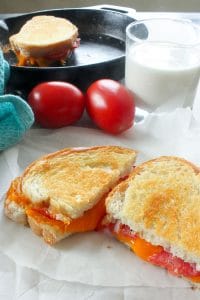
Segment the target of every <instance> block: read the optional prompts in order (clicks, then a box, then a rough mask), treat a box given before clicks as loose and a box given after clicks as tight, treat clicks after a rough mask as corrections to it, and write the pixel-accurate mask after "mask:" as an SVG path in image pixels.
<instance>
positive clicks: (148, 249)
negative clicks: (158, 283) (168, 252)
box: [112, 230, 200, 283]
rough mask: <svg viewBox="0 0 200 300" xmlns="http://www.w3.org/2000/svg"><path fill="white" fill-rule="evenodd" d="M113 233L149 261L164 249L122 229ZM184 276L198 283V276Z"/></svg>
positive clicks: (199, 277) (199, 280)
mask: <svg viewBox="0 0 200 300" xmlns="http://www.w3.org/2000/svg"><path fill="white" fill-rule="evenodd" d="M112 233H113V235H114V236H115V237H116V238H117V239H118V240H119V241H121V242H123V243H125V244H126V245H128V246H129V248H130V249H131V250H132V251H133V252H134V253H135V254H136V255H137V256H139V257H140V258H141V259H143V260H145V261H147V262H151V260H150V258H151V257H152V256H153V255H157V254H159V253H162V252H163V251H164V249H163V247H162V246H155V245H152V244H151V243H149V242H147V241H146V240H144V239H142V238H140V237H139V236H138V235H135V236H134V237H131V236H128V235H126V234H124V233H123V231H120V230H119V231H118V232H115V231H112ZM184 277H185V278H188V279H189V280H191V281H193V282H195V283H200V276H199V275H197V276H184Z"/></svg>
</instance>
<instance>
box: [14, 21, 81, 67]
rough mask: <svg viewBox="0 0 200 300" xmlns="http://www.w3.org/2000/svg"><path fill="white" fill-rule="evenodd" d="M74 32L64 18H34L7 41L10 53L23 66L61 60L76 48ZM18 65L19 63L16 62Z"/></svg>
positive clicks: (76, 32) (71, 25) (73, 28)
mask: <svg viewBox="0 0 200 300" xmlns="http://www.w3.org/2000/svg"><path fill="white" fill-rule="evenodd" d="M77 37H78V28H77V27H76V26H75V25H74V24H72V23H71V22H70V21H68V20H66V19H64V18H58V17H54V16H43V15H41V16H35V17H33V18H32V19H31V20H29V21H27V22H26V23H25V24H24V26H22V28H21V29H20V31H19V32H18V33H17V34H14V35H12V36H11V37H10V39H9V41H10V44H11V48H12V50H13V51H14V52H15V54H16V55H17V56H18V58H19V59H21V64H22V65H23V63H22V60H23V59H24V64H25V63H27V61H28V63H29V64H30V65H31V64H34V63H38V64H42V63H43V64H44V65H45V63H46V64H48V63H50V62H52V61H54V60H61V59H65V58H66V56H67V55H69V50H72V49H73V48H75V47H76V46H77V44H76V42H77ZM19 63H20V62H19Z"/></svg>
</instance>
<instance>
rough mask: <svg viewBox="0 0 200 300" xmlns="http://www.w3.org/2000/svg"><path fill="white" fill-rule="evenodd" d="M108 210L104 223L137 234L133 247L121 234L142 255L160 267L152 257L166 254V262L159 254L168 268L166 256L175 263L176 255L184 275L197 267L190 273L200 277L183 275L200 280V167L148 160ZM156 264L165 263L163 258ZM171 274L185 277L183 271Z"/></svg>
mask: <svg viewBox="0 0 200 300" xmlns="http://www.w3.org/2000/svg"><path fill="white" fill-rule="evenodd" d="M106 210H107V214H108V215H107V217H106V219H104V221H103V223H104V224H105V223H106V222H107V223H112V222H114V223H115V222H116V221H118V222H120V223H121V224H123V225H124V226H128V228H129V231H130V233H132V234H133V235H134V234H135V235H136V236H135V238H133V240H134V242H132V244H131V243H130V241H131V240H130V239H129V238H127V235H126V237H122V236H121V237H120V235H121V234H123V232H121V233H120V235H118V233H116V234H117V235H118V237H119V239H120V240H122V241H123V242H125V243H127V244H128V245H129V246H130V247H131V248H132V249H133V251H134V252H136V254H138V255H139V256H140V257H142V258H143V259H145V260H147V261H151V262H153V263H154V262H155V261H153V259H151V257H150V256H149V254H151V255H154V257H156V255H157V254H158V253H160V252H162V257H161V258H160V257H159V256H158V255H157V257H158V258H159V259H161V261H162V263H160V265H162V264H163V265H162V266H164V264H165V265H167V263H168V262H167V261H165V263H164V262H163V257H164V255H165V257H167V255H168V258H167V259H168V261H169V257H170V259H172V260H173V262H174V261H175V260H174V257H175V258H176V260H177V261H176V264H177V263H179V266H180V264H181V268H182V266H184V268H185V273H184V274H186V275H187V272H186V271H187V270H186V269H188V268H191V270H192V269H193V273H192V272H191V270H190V272H189V273H191V274H193V275H194V276H193V275H192V276H189V275H188V276H185V275H183V276H184V277H187V279H189V280H192V281H196V282H200V273H199V272H198V270H199V269H200V268H199V266H200V217H199V216H200V173H199V168H197V167H196V166H194V165H193V164H191V163H190V162H188V161H186V160H184V159H181V158H177V157H160V158H157V159H154V160H151V161H148V162H145V163H144V164H142V165H140V166H138V167H136V168H135V169H134V170H133V172H132V173H131V174H130V176H129V178H128V179H127V180H125V181H123V182H122V183H120V184H119V185H118V186H116V187H115V188H114V189H113V190H112V191H111V193H110V194H109V196H108V198H107V199H106ZM113 220H115V221H113ZM124 230H125V229H124ZM138 237H139V238H138ZM164 251H167V255H166V253H164ZM148 256H149V257H148ZM172 256H173V257H172ZM155 264H158V265H159V263H158V259H157V262H155ZM168 267H169V266H168ZM168 269H169V268H168ZM182 269H183V268H182ZM171 271H172V272H173V274H175V275H178V276H179V274H178V271H177V270H176V271H174V269H173V270H171ZM189 273H188V274H189ZM188 277H189V278H188Z"/></svg>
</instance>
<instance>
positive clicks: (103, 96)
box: [86, 79, 135, 134]
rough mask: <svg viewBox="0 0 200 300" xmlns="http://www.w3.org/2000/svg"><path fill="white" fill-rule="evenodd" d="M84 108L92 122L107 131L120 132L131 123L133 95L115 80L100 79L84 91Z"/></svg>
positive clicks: (133, 108)
mask: <svg viewBox="0 0 200 300" xmlns="http://www.w3.org/2000/svg"><path fill="white" fill-rule="evenodd" d="M86 108H87V111H88V114H89V116H90V117H91V119H92V120H93V121H94V123H95V124H96V125H97V126H99V127H100V128H101V129H104V130H105V131H107V132H109V133H112V134H117V133H121V132H123V131H125V130H126V129H128V128H130V127H131V126H132V125H133V121H134V116H135V103H134V98H133V95H132V94H131V92H130V91H128V90H127V89H126V88H125V86H123V85H122V84H120V83H119V82H117V81H114V80H111V79H100V80H97V81H95V82H94V83H93V84H91V86H90V87H89V88H88V90H87V92H86Z"/></svg>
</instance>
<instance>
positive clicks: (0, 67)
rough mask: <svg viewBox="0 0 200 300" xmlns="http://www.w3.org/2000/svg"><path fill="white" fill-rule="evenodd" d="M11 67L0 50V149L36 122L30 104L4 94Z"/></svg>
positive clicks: (12, 141)
mask: <svg viewBox="0 0 200 300" xmlns="http://www.w3.org/2000/svg"><path fill="white" fill-rule="evenodd" d="M9 75H10V69H9V65H8V63H7V61H5V60H4V58H3V54H2V52H1V51H0V151H1V150H4V149H6V148H8V147H9V146H12V145H14V144H16V143H17V142H18V141H19V140H20V139H21V138H22V137H23V135H24V133H25V132H26V130H27V129H29V128H30V127H31V125H32V124H33V122H34V115H33V112H32V110H31V108H30V106H29V105H28V104H27V103H26V101H24V100H23V99H22V98H20V97H19V96H15V95H4V89H5V85H6V82H7V80H8V79H9Z"/></svg>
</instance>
